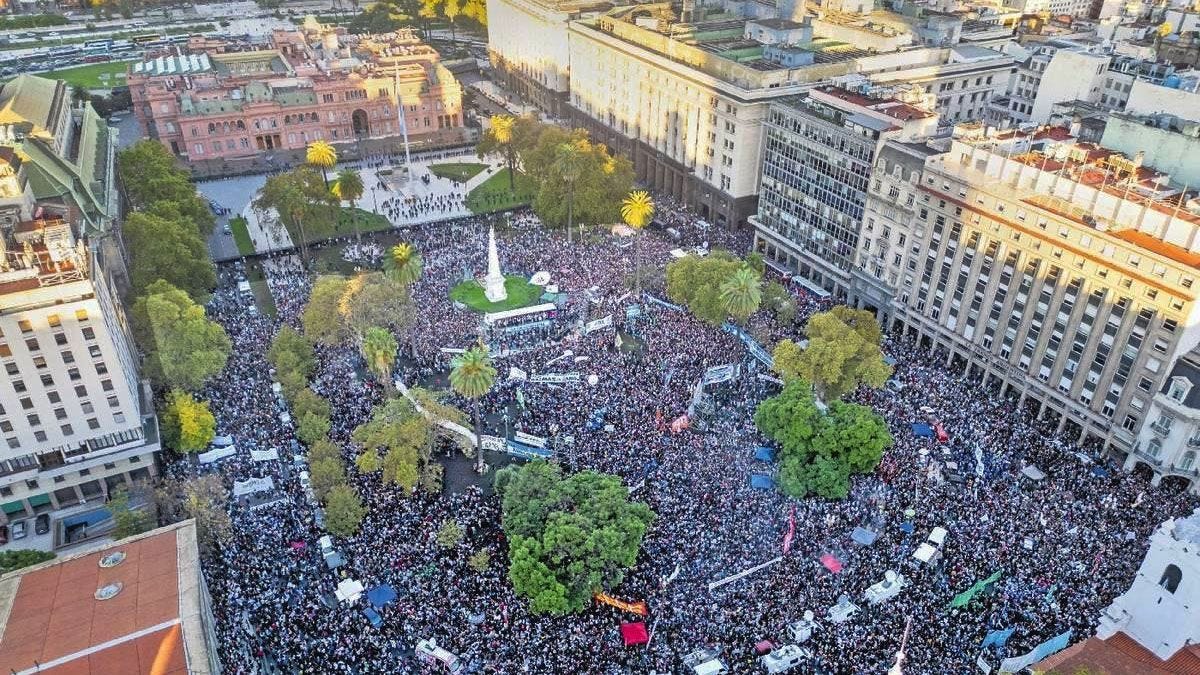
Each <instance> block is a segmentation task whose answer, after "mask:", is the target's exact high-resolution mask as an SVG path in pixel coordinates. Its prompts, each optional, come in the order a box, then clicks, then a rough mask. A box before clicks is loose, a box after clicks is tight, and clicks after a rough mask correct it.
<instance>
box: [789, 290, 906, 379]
mask: <svg viewBox="0 0 1200 675" xmlns="http://www.w3.org/2000/svg"><path fill="white" fill-rule="evenodd" d="M804 332H805V333H806V334H807V336H808V346H807V347H805V348H804V349H803V350H800V351H799V352H798V353H797V352H796V349H794V345H791V346H788V347H785V355H784V358H783V359H776V363H775V370H776V371H777V372H778V373H779V375H780V377H781V378H783V380H784V381H785V382H787V381H791V380H795V379H803V380H807V381H809V382H811V383H812V384H813V387H814V388H815V390H816V392H817V396H819V397H820V398H821V400H823V401H828V400H831V399H837V398H841V397H842V396H844V395H846V394H848V393H849V392H851V391H853V390H854V389H855V388H857V387H858V386H859V385H860V384H865V385H867V386H869V387H882V386H883V383H884V382H886V381H887V379H888V378H889V377H891V375H892V367H891V366H889V365H888V364H886V363H884V361H883V352H882V351H881V350H880V348H879V345H880V343H881V341H882V339H883V333H882V331H881V330H880V328H879V324H878V323H877V322H876V321H875V315H874V314H872V313H871V312H869V311H867V310H862V309H854V308H852V307H846V306H844V305H839V306H837V307H834V308H833V309H831V310H829V311H828V312H821V313H820V314H814V315H813V316H812V317H811V318H810V319H809V320H808V324H807V325H806V326H805V328H804ZM784 342H787V341H786V340H785V341H784ZM782 345H783V342H781V343H780V345H778V346H777V347H776V351H778V349H779V347H780V346H782Z"/></svg>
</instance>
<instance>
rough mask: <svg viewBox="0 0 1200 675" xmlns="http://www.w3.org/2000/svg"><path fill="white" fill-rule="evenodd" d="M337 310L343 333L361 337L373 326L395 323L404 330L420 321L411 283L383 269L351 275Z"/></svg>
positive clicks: (396, 326) (393, 324) (395, 325)
mask: <svg viewBox="0 0 1200 675" xmlns="http://www.w3.org/2000/svg"><path fill="white" fill-rule="evenodd" d="M337 310H338V311H337V317H339V318H340V319H341V322H342V331H341V332H342V334H345V335H354V336H357V337H358V338H360V339H361V338H363V337H364V336H365V334H366V332H367V331H368V330H369V329H371V328H372V327H387V326H394V327H395V328H396V329H397V330H401V331H404V330H408V329H410V328H411V327H412V325H413V323H414V322H415V321H416V307H415V306H414V305H413V300H412V294H411V293H410V292H409V289H408V286H406V285H404V284H403V283H400V282H398V281H394V280H393V277H390V276H388V275H386V274H385V273H382V272H368V273H365V274H359V275H358V276H356V277H354V278H352V279H349V280H348V281H347V282H346V285H345V287H344V288H343V291H342V296H341V297H340V298H338V307H337Z"/></svg>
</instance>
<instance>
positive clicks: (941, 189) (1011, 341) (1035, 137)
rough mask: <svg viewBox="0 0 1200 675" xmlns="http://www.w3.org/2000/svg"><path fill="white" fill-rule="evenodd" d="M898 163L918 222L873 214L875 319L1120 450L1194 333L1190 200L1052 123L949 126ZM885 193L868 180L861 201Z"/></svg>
mask: <svg viewBox="0 0 1200 675" xmlns="http://www.w3.org/2000/svg"><path fill="white" fill-rule="evenodd" d="M892 154H894V153H889V156H891V155H892ZM875 168H876V172H880V171H881V170H882V171H887V167H881V166H880V165H879V164H877V165H876V167H875ZM911 169H912V164H911V162H910V163H909V164H908V166H907V168H905V167H901V168H900V169H899V170H900V171H901V173H903V172H904V171H905V170H908V171H909V176H908V178H909V180H908V181H907V183H908V187H906V188H905V189H904V190H903V191H902V193H901V194H904V193H908V194H913V195H915V199H914V200H913V206H914V207H915V208H916V211H917V212H916V218H912V219H910V220H907V225H906V218H905V217H904V215H903V214H897V215H898V217H896V218H892V219H890V220H887V221H879V222H880V223H885V224H886V226H887V227H888V228H889V229H890V232H889V239H888V241H889V248H888V256H889V257H888V258H885V260H886V261H887V262H886V264H885V265H884V266H883V267H882V269H880V270H879V271H880V272H881V276H880V277H878V278H877V280H878V283H881V284H882V283H886V284H888V285H889V286H891V287H892V288H891V290H892V298H893V300H892V304H891V305H890V306H885V307H877V308H876V309H877V311H878V314H879V316H880V318H881V319H882V320H883V323H884V325H886V326H891V327H892V328H893V329H894V330H896V331H898V332H901V333H906V334H908V335H910V336H912V337H913V338H914V339H917V340H919V341H921V342H922V343H924V344H925V345H927V346H929V347H933V348H939V349H942V350H945V353H946V354H947V362H948V363H949V364H951V365H952V366H956V367H957V368H959V369H962V370H966V371H968V372H970V373H971V374H974V375H976V376H978V377H980V378H981V379H982V380H983V381H984V383H985V384H987V385H990V386H992V387H993V388H995V389H997V390H999V391H1000V392H1002V393H1007V394H1009V395H1011V396H1013V397H1014V398H1018V399H1019V400H1020V401H1021V402H1022V403H1023V404H1024V405H1026V406H1028V407H1029V408H1030V409H1031V410H1032V411H1033V412H1035V413H1036V414H1037V415H1038V416H1039V418H1046V419H1051V420H1053V421H1055V422H1056V423H1057V425H1058V428H1059V429H1060V430H1069V433H1071V434H1073V435H1075V436H1077V437H1078V438H1079V439H1080V440H1092V441H1096V442H1100V443H1103V444H1104V445H1105V446H1106V447H1107V449H1108V450H1109V451H1110V452H1112V453H1113V454H1114V455H1116V456H1117V457H1118V458H1120V459H1122V460H1124V459H1126V458H1127V457H1128V455H1129V454H1130V453H1131V452H1133V451H1134V449H1135V443H1136V438H1137V436H1138V433H1139V431H1140V429H1141V428H1142V425H1143V424H1144V423H1145V422H1146V421H1147V417H1148V416H1149V412H1150V410H1149V409H1150V406H1151V399H1152V398H1153V397H1154V395H1155V392H1158V391H1160V390H1161V389H1162V387H1163V386H1164V382H1165V381H1166V378H1167V374H1168V372H1169V371H1170V369H1171V367H1172V364H1173V363H1174V362H1175V361H1176V360H1177V359H1178V358H1179V357H1180V356H1181V355H1183V354H1185V353H1187V352H1188V351H1189V350H1191V349H1193V348H1194V347H1195V346H1196V344H1197V343H1198V342H1200V315H1198V308H1197V302H1196V299H1197V292H1198V291H1197V285H1196V282H1197V280H1198V279H1200V215H1197V214H1196V213H1194V212H1193V210H1191V209H1194V206H1192V205H1190V204H1189V203H1188V201H1187V198H1186V197H1182V196H1181V194H1180V192H1181V191H1180V189H1179V188H1176V187H1172V186H1171V184H1170V182H1169V180H1168V179H1167V177H1166V176H1163V175H1162V174H1159V173H1157V172H1155V171H1153V170H1152V169H1149V168H1148V167H1143V166H1140V165H1138V164H1137V163H1136V160H1131V159H1130V158H1127V157H1124V156H1122V155H1120V154H1119V153H1115V152H1113V151H1111V150H1107V149H1104V148H1101V147H1097V146H1094V145H1091V144H1082V143H1078V142H1077V141H1076V139H1074V138H1073V137H1072V136H1071V135H1070V134H1069V133H1068V132H1067V131H1066V130H1065V129H1061V128H1043V129H1041V130H1039V131H1037V132H1035V133H1030V134H1019V133H1013V132H1000V133H998V132H996V131H995V130H992V131H990V132H987V131H984V130H983V128H982V127H980V126H978V125H971V126H969V127H968V126H964V127H960V128H959V129H958V130H956V135H955V138H954V139H953V140H952V141H951V142H950V144H949V145H948V147H946V148H945V150H944V151H942V152H937V153H934V154H931V155H930V156H928V157H927V158H926V159H925V165H924V167H923V168H922V170H921V173H920V175H919V181H918V182H917V183H915V184H914V183H913V182H912V177H913V176H912V170H911ZM891 189H892V188H891V187H889V186H888V185H887V184H885V183H884V181H873V182H872V186H871V190H872V198H873V199H875V200H878V201H879V202H881V203H882V202H887V201H890V200H891V199H892V197H891ZM903 199H904V200H905V203H907V196H904V197H903ZM877 211H878V209H877ZM859 258H860V260H861V259H864V252H863V251H861V250H860V252H859ZM866 260H868V261H870V260H871V258H870V257H869V256H868V257H867V258H866ZM874 271H875V269H874V268H873V267H869V268H868V269H867V270H866V271H862V270H860V272H859V273H860V274H867V273H871V272H874ZM893 274H895V276H896V278H897V279H898V283H896V284H894V285H893V284H892V283H891V280H892V278H893ZM854 300H855V301H856V302H858V304H860V305H862V304H864V303H863V302H862V299H861V298H854Z"/></svg>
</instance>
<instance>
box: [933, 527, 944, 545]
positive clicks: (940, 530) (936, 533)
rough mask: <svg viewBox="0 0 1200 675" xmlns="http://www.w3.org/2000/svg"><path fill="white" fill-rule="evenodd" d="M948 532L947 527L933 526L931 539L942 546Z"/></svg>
mask: <svg viewBox="0 0 1200 675" xmlns="http://www.w3.org/2000/svg"><path fill="white" fill-rule="evenodd" d="M946 534H947V533H946V528H944V527H935V528H933V531H932V532H930V533H929V541H930V542H931V543H934V544H937V545H938V546H941V545H942V544H945V543H946Z"/></svg>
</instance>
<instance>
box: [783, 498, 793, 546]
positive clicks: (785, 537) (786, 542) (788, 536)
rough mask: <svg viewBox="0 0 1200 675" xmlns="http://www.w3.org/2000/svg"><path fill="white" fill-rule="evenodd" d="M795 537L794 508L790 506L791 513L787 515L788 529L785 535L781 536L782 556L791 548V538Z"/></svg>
mask: <svg viewBox="0 0 1200 675" xmlns="http://www.w3.org/2000/svg"><path fill="white" fill-rule="evenodd" d="M795 536H796V507H795V505H793V506H792V511H791V513H789V514H788V529H787V534H785V535H783V554H784V555H787V554H788V551H789V550H791V548H792V537H795Z"/></svg>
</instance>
